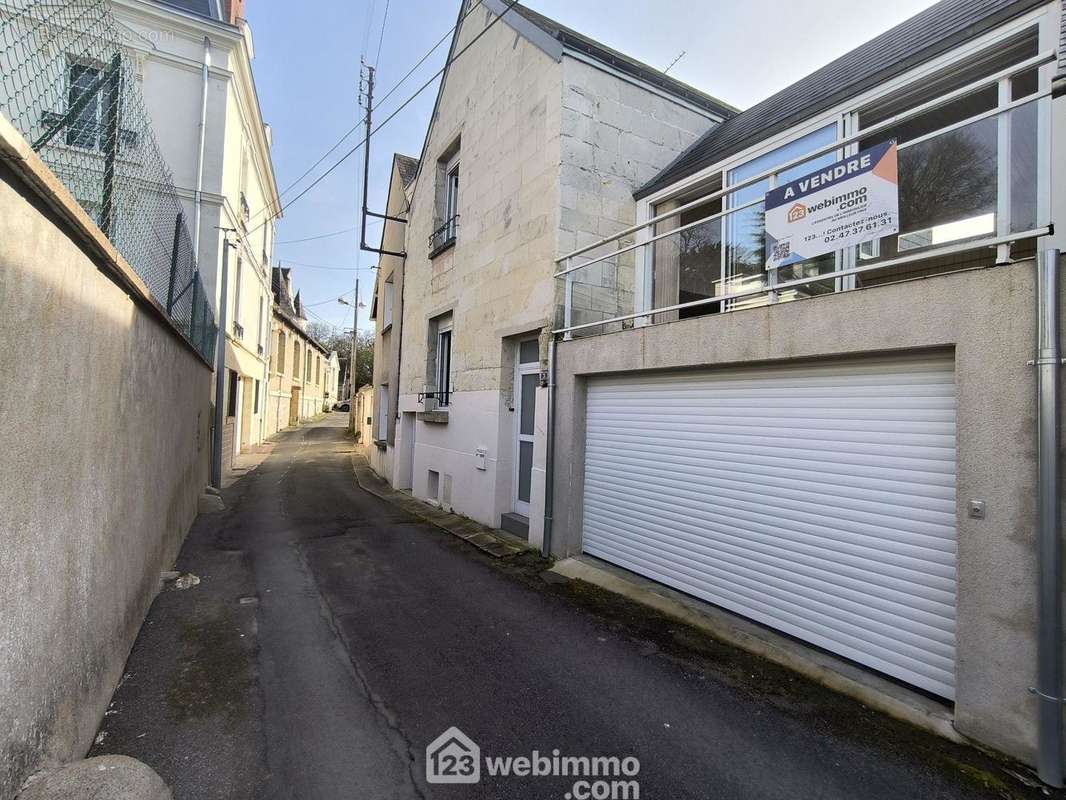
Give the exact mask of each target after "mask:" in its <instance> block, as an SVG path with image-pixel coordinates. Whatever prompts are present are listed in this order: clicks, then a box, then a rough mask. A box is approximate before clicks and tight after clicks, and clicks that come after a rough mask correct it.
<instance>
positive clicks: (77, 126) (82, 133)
mask: <svg viewBox="0 0 1066 800" xmlns="http://www.w3.org/2000/svg"><path fill="white" fill-rule="evenodd" d="M67 77H68V82H67V107H68V108H73V107H74V105H75V104H76V103H77V102H78V101H79V100H83V99H85V98H84V95H86V94H87V93H88V92H90V91H91V90H92V88H93V86H94V84H96V82H97V81H98V80H99V78H100V69H99V68H98V67H95V66H90V65H88V64H82V63H79V62H74V63H72V64H71V65H70V70H69V73H68V76H67ZM100 91H101V89H100V88H99V87H98V88H97V90H96V91H95V92H93V94H92V96H91V97H89V98H88V99H85V104H84V105H83V106H82V107H81V110H79V111H78V113H77V114H75V115H74V118H73V119H72V120H71V121H70V124H69V125H68V126H67V144H68V145H71V146H72V147H88V148H95V147H96V145H97V132H98V130H99V127H100Z"/></svg>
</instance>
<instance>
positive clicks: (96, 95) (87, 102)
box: [0, 0, 217, 361]
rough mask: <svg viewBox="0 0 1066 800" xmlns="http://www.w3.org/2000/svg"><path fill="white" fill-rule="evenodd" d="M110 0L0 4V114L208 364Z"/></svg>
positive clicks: (168, 181) (166, 194) (212, 330)
mask: <svg viewBox="0 0 1066 800" xmlns="http://www.w3.org/2000/svg"><path fill="white" fill-rule="evenodd" d="M121 30H122V29H120V28H119V27H118V26H117V25H116V22H115V18H114V15H113V13H112V9H111V3H110V0H0V112H2V113H3V114H4V115H5V116H6V117H7V118H8V119H9V120H10V122H11V123H12V124H13V125H14V126H15V128H17V129H18V130H19V132H21V133H22V135H23V136H24V137H26V139H27V140H28V141H29V142H30V143H31V144H32V146H33V149H34V150H35V151H36V152H37V154H38V155H39V156H40V157H41V158H42V160H43V161H44V162H45V163H46V164H48V166H49V167H50V168H51V169H52V171H53V172H54V173H55V174H56V176H57V177H58V178H59V179H60V180H61V181H62V182H63V184H64V185H65V186H66V187H67V188H68V189H69V190H70V192H71V193H72V194H73V195H74V197H75V198H76V199H77V200H78V202H79V203H80V204H81V206H82V208H83V209H85V211H86V213H88V214H89V216H91V217H92V218H93V219H94V220H95V221H96V223H97V224H98V225H99V226H100V229H101V230H102V231H103V232H104V234H105V235H106V236H107V237H108V239H110V241H111V243H112V244H113V245H114V246H115V248H116V249H117V250H118V251H119V252H120V253H121V254H122V256H123V257H124V258H125V259H126V261H127V262H129V264H130V266H132V267H133V269H134V270H136V272H137V274H138V275H140V276H141V278H142V279H143V280H144V282H145V283H146V284H147V285H148V289H149V291H150V292H151V293H152V296H153V297H154V298H155V299H156V300H157V301H158V302H159V304H160V305H161V306H163V308H165V309H166V311H167V313H168V314H169V316H170V317H171V319H172V320H173V321H174V323H175V325H176V326H177V327H178V329H179V330H181V331H182V333H184V334H185V335H186V336H187V337H188V338H189V339H190V340H191V341H192V343H193V344H194V346H195V347H196V349H197V350H198V351H199V352H200V353H201V354H202V355H203V356H204V358H206V359H208V360H209V361H210V360H211V359H212V354H213V351H214V346H215V337H216V336H217V328H216V326H215V320H214V314H213V312H212V310H211V306H210V304H209V302H208V298H207V296H206V295H205V293H204V287H203V284H202V282H201V280H200V275H199V272H198V270H197V266H196V256H195V253H194V252H193V241H192V237H191V236H190V233H189V225H188V224H187V221H186V219H185V214H184V212H183V207H182V203H181V200H180V198H179V197H178V193H177V191H176V189H175V188H174V181H173V179H172V177H171V173H170V170H169V168H168V167H167V164H166V161H165V160H164V158H163V156H162V153H161V152H160V149H159V145H158V143H157V141H156V138H155V135H154V133H153V130H152V123H151V119H150V118H149V115H148V111H147V108H146V106H145V102H144V97H143V96H142V94H141V83H140V80H139V76H138V74H137V71H138V60H137V56H136V53H135V52H134V51H133V49H132V48H129V47H128V46H126V45H124V44H123V42H122V33H121Z"/></svg>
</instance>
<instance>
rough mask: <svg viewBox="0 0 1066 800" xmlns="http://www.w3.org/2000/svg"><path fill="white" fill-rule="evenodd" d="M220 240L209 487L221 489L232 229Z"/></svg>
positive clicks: (224, 233)
mask: <svg viewBox="0 0 1066 800" xmlns="http://www.w3.org/2000/svg"><path fill="white" fill-rule="evenodd" d="M220 230H221V231H222V232H223V238H222V277H221V280H222V292H221V295H220V297H219V300H218V337H217V340H216V342H215V435H214V436H213V437H212V439H211V485H212V486H214V487H215V488H216V489H221V488H222V423H223V420H224V419H225V417H224V416H223V415H224V413H225V412H224V411H223V408H222V406H223V403H224V402H225V400H226V324H227V323H226V310H227V309H226V305H227V302H228V297H227V296H228V295H229V249H230V248H231V247H235V246H236V245H233V244H231V243H230V240H229V235H230V233H231V232H232V231H233V228H220Z"/></svg>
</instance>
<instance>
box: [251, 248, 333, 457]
mask: <svg viewBox="0 0 1066 800" xmlns="http://www.w3.org/2000/svg"><path fill="white" fill-rule="evenodd" d="M272 279H273V280H272V285H273V289H274V302H273V306H272V311H273V313H272V318H271V325H270V340H271V352H270V382H269V388H268V390H267V394H266V397H265V398H264V399H265V402H266V411H265V415H266V431H267V435H268V436H270V435H273V434H275V433H277V432H278V431H280V430H282V429H283V428H289V427H292V426H295V425H299V424H300V423H301V422H305V421H306V420H309V419H312V418H314V417H316V416H318V415H319V414H321V413H323V412H324V411H326V410H328V406H327V401H328V397H327V394H328V393H329V391H330V386H334V391H335V384H336V377H331V376H330V374H329V371H330V363H331V360H332V359H335V357H336V356H335V354H334V353H332V352H331V351H330V350H329V349H327V348H326V346H325V345H323V344H321V343H320V342H319V341H318V340H316V339H315V338H314V337H313V336H311V335H310V334H308V333H307V318H306V317H305V316H304V313H303V304H302V303H301V302H300V293H299V292H296V294H295V295H294V294H293V291H292V273H291V272H290V270H288V269H287V268H284V267H274V269H273V272H272Z"/></svg>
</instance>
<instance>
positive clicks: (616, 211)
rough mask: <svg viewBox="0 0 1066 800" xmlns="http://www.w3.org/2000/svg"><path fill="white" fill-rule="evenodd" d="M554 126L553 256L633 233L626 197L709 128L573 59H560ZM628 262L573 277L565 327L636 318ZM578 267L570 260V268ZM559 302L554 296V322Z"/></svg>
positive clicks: (632, 210) (697, 117)
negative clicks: (557, 150) (557, 126)
mask: <svg viewBox="0 0 1066 800" xmlns="http://www.w3.org/2000/svg"><path fill="white" fill-rule="evenodd" d="M561 123H562V135H561V138H560V145H561V148H562V167H561V170H560V175H559V181H560V190H559V193H560V196H559V201H560V202H559V207H560V211H559V251H558V252H559V254H560V255H561V254H564V253H568V252H570V251H572V250H574V249H576V248H578V247H582V246H584V245H588V244H591V243H593V242H596V241H598V240H600V239H602V238H603V237H605V236H610V235H612V234H614V233H617V232H618V231H620V230H623V229H624V228H628V227H630V226H631V225H633V224H634V223H635V222H636V202H635V201H634V200H633V192H634V191H636V190H637V189H638V188H640V187H641V186H643V185H644V184H645V183H647V182H648V181H650V180H651V179H652V178H654V177H655V176H656V175H657V174H658V173H659V171H660V170H661V169H662V168H663V167H665V166H666V165H667V164H669V163H670V162H671V161H673V159H674V158H675V157H677V156H678V155H679V154H680V153H681V151H682V150H684V149H685V148H686V147H688V145H689V144H691V143H692V142H693V141H694V140H695V139H696V138H697V137H699V136H700V135H701V134H702V133H704V132H705V131H707V130H709V129H710V128H711V126H712V125H713V124H714V122H713V121H712V120H711V119H709V118H708V117H707V116H706V115H704V114H702V113H698V112H696V111H693V110H691V109H690V108H688V107H686V106H684V105H682V104H681V103H679V102H677V101H675V100H671V99H668V98H666V97H663V96H661V95H659V94H656V93H654V92H652V91H650V90H649V89H646V88H643V87H640V86H637V85H635V84H632V83H629V82H627V81H625V80H624V79H622V78H619V77H616V76H615V75H611V74H609V73H607V72H604V71H603V70H600V69H597V68H596V67H594V66H591V65H590V64H587V63H585V62H583V61H578V60H576V59H574V58H564V59H563V98H562V115H561ZM632 241H633V240H632V238H630V239H628V240H623V241H622V243H623V244H628V243H631V242H632ZM618 246H619V245H618V244H614V243H612V244H610V245H608V246H607V248H605V249H603V250H596V251H592V252H590V253H589V254H588V256H589V257H596V256H598V255H601V254H605V253H607V252H610V251H611V250H613V249H615V248H616V247H618ZM635 256H636V251H632V252H629V253H626V254H623V255H622V256H619V257H617V258H612V259H608V260H606V261H601V262H599V263H598V264H593V265H592V266H590V267H588V268H587V269H583V270H579V271H577V272H575V273H574V274H573V278H572V284H573V285H572V289H571V291H572V293H573V302H572V304H571V307H572V309H573V311H572V324H574V325H580V324H582V323H586V322H595V321H597V320H601V319H607V318H609V317H613V316H618V315H620V314H628V313H631V312H633V311H634V310H635V309H634V307H633V298H634V288H635V287H634V276H635V268H634V267H635ZM581 262H582V258H580V257H579V258H577V259H575V260H574V266H576V265H577V264H579V263H581ZM562 299H563V298H562V295H561V294H560V295H559V296H558V298H557V301H558V306H557V311H556V318H557V320H558V321H559V322H562V311H561V308H559V307H561V305H562Z"/></svg>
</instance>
